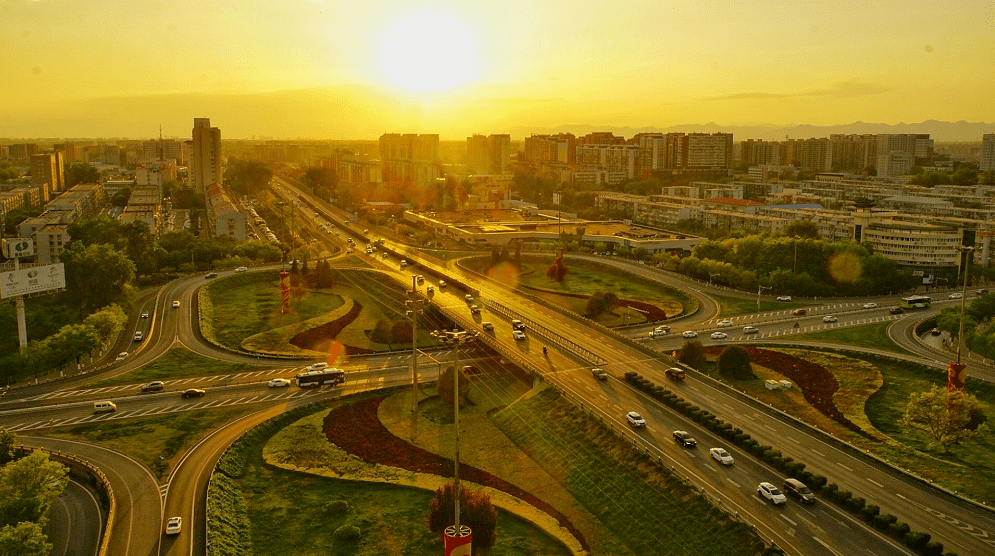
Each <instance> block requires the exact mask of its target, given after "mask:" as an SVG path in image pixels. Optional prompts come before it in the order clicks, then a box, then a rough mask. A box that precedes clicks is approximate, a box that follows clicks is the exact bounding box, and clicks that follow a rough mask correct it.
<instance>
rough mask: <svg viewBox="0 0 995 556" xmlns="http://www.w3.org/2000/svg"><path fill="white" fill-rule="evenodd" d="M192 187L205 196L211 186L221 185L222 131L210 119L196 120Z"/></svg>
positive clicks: (194, 125)
mask: <svg viewBox="0 0 995 556" xmlns="http://www.w3.org/2000/svg"><path fill="white" fill-rule="evenodd" d="M191 134H192V135H193V152H192V153H191V168H190V174H189V175H190V185H191V187H193V188H194V191H196V192H197V193H199V194H201V195H204V194H205V193H206V192H207V188H208V187H209V186H210V185H211V184H215V183H221V179H222V178H221V129H219V128H217V127H211V119H210V118H194V120H193V130H192V131H191Z"/></svg>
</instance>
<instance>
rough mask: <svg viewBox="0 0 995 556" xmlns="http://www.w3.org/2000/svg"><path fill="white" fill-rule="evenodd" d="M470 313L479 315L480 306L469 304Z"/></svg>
mask: <svg viewBox="0 0 995 556" xmlns="http://www.w3.org/2000/svg"><path fill="white" fill-rule="evenodd" d="M470 314H471V315H479V314H480V306H479V305H470Z"/></svg>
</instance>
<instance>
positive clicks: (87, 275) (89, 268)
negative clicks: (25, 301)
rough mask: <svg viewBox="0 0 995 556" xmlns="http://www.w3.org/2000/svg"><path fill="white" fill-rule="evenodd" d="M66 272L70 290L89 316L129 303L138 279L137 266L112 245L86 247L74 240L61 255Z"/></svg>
mask: <svg viewBox="0 0 995 556" xmlns="http://www.w3.org/2000/svg"><path fill="white" fill-rule="evenodd" d="M59 259H60V260H61V261H62V262H63V264H64V265H65V270H66V291H67V292H68V293H69V295H70V296H71V298H72V299H74V300H75V301H76V304H77V307H78V308H79V314H80V315H81V316H82V315H85V314H87V313H91V312H93V311H96V310H97V309H100V308H101V307H104V306H107V305H110V304H111V303H121V304H127V302H128V299H129V296H130V294H131V284H132V282H134V280H135V263H133V262H131V261H130V260H128V257H126V256H125V255H124V253H122V252H120V251H117V250H116V249H114V247H112V246H111V245H108V244H100V245H90V246H84V245H83V244H82V243H80V242H75V241H72V242H70V243H69V245H68V246H67V247H66V249H65V250H64V251H63V252H62V254H61V255H60V256H59Z"/></svg>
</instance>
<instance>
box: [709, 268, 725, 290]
mask: <svg viewBox="0 0 995 556" xmlns="http://www.w3.org/2000/svg"><path fill="white" fill-rule="evenodd" d="M715 276H722V275H721V274H719V273H718V272H716V273H715V274H712V273H711V272H709V273H708V287H712V278H714V277H715Z"/></svg>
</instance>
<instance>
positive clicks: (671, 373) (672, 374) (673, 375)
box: [663, 367, 687, 380]
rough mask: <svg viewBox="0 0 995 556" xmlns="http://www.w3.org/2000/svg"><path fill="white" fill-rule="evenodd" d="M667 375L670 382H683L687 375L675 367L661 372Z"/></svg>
mask: <svg viewBox="0 0 995 556" xmlns="http://www.w3.org/2000/svg"><path fill="white" fill-rule="evenodd" d="M663 374H665V375H667V378H669V379H670V380H684V379H685V377H686V376H687V375H685V374H684V369H678V368H677V367H671V368H669V369H667V370H666V371H664V372H663Z"/></svg>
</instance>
